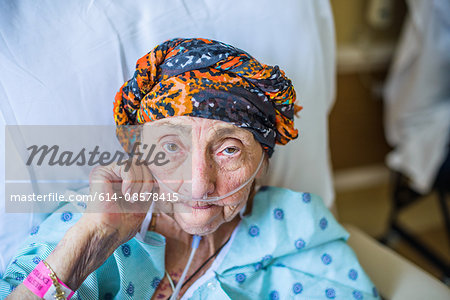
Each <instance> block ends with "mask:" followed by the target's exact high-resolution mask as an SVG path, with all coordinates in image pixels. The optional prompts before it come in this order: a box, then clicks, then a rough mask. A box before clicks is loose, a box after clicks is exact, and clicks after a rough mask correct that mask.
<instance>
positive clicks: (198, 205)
mask: <svg viewBox="0 0 450 300" xmlns="http://www.w3.org/2000/svg"><path fill="white" fill-rule="evenodd" d="M212 206H214V205H213V204H206V203H201V202H196V203H194V205H191V207H192V209H208V208H210V207H212Z"/></svg>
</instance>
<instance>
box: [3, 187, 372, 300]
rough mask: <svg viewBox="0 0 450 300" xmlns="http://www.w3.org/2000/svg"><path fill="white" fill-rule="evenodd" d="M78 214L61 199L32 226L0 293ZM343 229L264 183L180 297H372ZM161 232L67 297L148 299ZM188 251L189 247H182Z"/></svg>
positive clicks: (299, 198) (129, 248)
mask: <svg viewBox="0 0 450 300" xmlns="http://www.w3.org/2000/svg"><path fill="white" fill-rule="evenodd" d="M80 216H81V212H80V210H79V206H77V205H74V204H71V203H68V204H66V205H64V206H62V207H61V208H59V209H58V210H57V211H56V212H55V213H53V214H52V215H51V216H49V217H48V218H47V219H46V220H45V221H44V222H43V223H42V224H41V225H40V226H38V227H35V228H33V229H32V231H31V233H30V237H29V239H28V240H27V241H26V243H25V246H24V248H23V249H22V250H21V251H20V252H19V253H18V254H17V255H16V256H15V258H14V259H13V261H12V262H11V263H10V264H9V266H8V267H7V269H6V272H5V273H4V274H3V278H2V280H1V281H0V298H2V299H3V298H4V297H6V296H7V295H8V294H9V293H11V291H12V290H13V289H14V288H15V287H16V286H17V285H19V284H20V283H21V282H22V281H23V280H24V278H25V277H26V276H27V275H28V273H30V272H31V271H32V270H33V269H34V267H35V266H36V265H37V264H38V263H39V261H40V260H41V259H45V258H46V257H47V256H48V255H49V254H50V252H51V251H52V250H53V249H54V248H55V247H56V245H57V243H58V242H59V240H60V239H61V238H62V237H63V235H64V233H65V232H66V230H67V229H68V228H69V227H71V226H72V225H73V224H74V223H75V222H76V221H77V220H78V219H79V218H80ZM347 238H348V233H347V232H346V231H345V230H344V229H343V228H342V227H341V226H340V225H339V224H338V223H337V222H336V220H335V219H334V217H333V216H332V214H331V213H330V212H329V210H328V209H327V208H326V207H325V206H324V204H323V203H322V200H321V199H320V198H319V197H317V196H315V195H313V194H309V193H297V192H293V191H290V190H287V189H283V188H275V187H263V188H261V189H260V190H259V191H258V193H257V194H256V196H255V198H254V201H253V209H252V213H251V215H249V216H245V217H243V218H242V220H241V222H240V223H239V225H238V226H237V228H236V229H235V230H234V232H233V234H232V237H231V239H230V241H229V242H228V244H227V245H226V246H225V247H224V248H223V249H222V250H221V252H220V253H219V255H218V256H217V258H216V260H215V261H214V263H213V264H212V266H211V267H210V269H209V270H207V271H206V273H205V274H204V275H203V276H202V277H200V278H199V279H198V280H197V281H196V282H195V283H194V284H193V285H192V286H191V287H190V288H189V289H188V290H187V291H186V293H185V294H184V295H183V298H184V299H346V300H349V299H350V300H351V299H356V300H360V299H367V300H370V299H379V296H378V293H377V290H376V288H375V287H374V285H373V284H372V282H371V281H370V279H369V278H368V276H367V275H366V274H365V272H364V270H363V269H362V268H361V266H360V265H359V263H358V260H357V258H356V256H355V254H354V253H353V251H352V250H351V248H350V247H349V246H348V245H347V244H346V239H347ZM164 253H165V238H164V237H163V236H162V235H160V234H158V233H155V232H148V233H147V236H146V238H145V242H144V241H141V240H139V239H138V238H136V237H135V238H133V239H131V240H130V241H128V242H127V243H125V244H123V245H121V246H120V247H118V248H117V249H116V250H115V252H114V253H113V255H111V256H110V257H109V258H108V260H107V261H106V262H105V263H104V264H103V265H102V266H101V267H100V268H98V269H97V270H96V271H95V272H93V273H92V274H90V275H89V276H88V278H87V279H86V280H85V281H84V283H83V284H82V285H81V287H80V288H79V289H78V290H77V291H76V293H75V295H74V297H73V298H72V299H150V298H151V297H152V295H153V293H154V292H155V289H156V288H157V286H158V284H159V283H160V281H161V279H162V278H163V276H164V269H165V267H164V263H165V262H164ZM186 255H188V253H186Z"/></svg>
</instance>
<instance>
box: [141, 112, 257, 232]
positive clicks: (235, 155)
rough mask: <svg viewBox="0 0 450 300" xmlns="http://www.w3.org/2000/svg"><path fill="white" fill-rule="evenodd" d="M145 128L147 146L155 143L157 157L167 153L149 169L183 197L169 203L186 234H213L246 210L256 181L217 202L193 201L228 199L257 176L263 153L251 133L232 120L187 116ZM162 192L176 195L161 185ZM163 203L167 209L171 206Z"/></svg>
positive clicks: (169, 119)
mask: <svg viewBox="0 0 450 300" xmlns="http://www.w3.org/2000/svg"><path fill="white" fill-rule="evenodd" d="M145 127H147V129H148V128H150V129H151V130H144V134H143V138H142V141H143V143H144V144H155V145H156V149H155V153H157V152H160V151H162V152H164V153H165V155H166V159H167V161H168V163H167V164H165V165H163V166H150V169H151V171H152V173H153V174H154V175H155V177H157V178H158V180H159V181H163V182H164V183H165V185H167V186H168V187H170V189H171V190H172V191H174V192H177V193H179V195H180V196H181V197H180V199H179V200H178V201H177V202H172V203H170V205H172V208H171V209H172V211H173V212H174V213H173V217H174V219H175V221H176V222H177V223H178V224H179V225H180V226H181V228H182V229H183V230H184V231H186V232H187V233H189V234H197V235H206V234H209V233H212V232H214V231H215V230H216V229H217V228H218V227H219V226H220V225H221V224H223V223H224V222H228V221H231V220H232V219H233V218H234V217H235V216H236V214H237V213H239V211H240V210H241V209H242V208H243V207H244V206H245V204H246V202H247V200H248V197H249V194H250V192H251V182H250V183H248V184H246V185H245V187H244V188H242V189H241V190H239V191H238V192H236V193H235V194H232V195H230V196H229V197H226V198H224V199H221V200H218V201H216V202H200V201H195V200H192V199H202V198H203V197H204V196H205V195H207V196H208V197H216V196H221V195H225V194H227V193H229V192H231V191H233V190H234V189H236V188H238V187H239V186H241V185H242V184H243V183H245V182H246V181H247V180H248V179H249V178H250V177H251V176H252V175H253V173H254V172H255V171H256V169H257V168H258V165H259V163H260V161H261V159H262V156H263V155H264V153H263V150H262V147H261V145H260V144H259V143H258V142H257V141H256V140H255V139H254V137H253V134H252V133H250V132H249V131H248V130H245V129H241V128H238V127H237V126H234V125H232V124H230V123H227V122H223V121H218V120H210V119H204V118H196V117H184V116H183V117H171V118H167V119H162V120H158V121H155V122H152V123H147V124H146V126H144V128H145ZM261 170H263V168H260V170H259V172H258V174H257V177H258V176H260V175H261V174H262V171H261ZM159 188H160V190H159V193H160V194H162V193H166V194H167V193H170V192H172V191H170V190H167V189H166V188H165V187H164V186H163V185H161V184H160V185H159ZM188 199H189V200H188ZM164 205H166V210H167V205H169V204H168V203H167V202H166V203H165V204H164Z"/></svg>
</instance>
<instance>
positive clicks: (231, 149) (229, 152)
mask: <svg viewBox="0 0 450 300" xmlns="http://www.w3.org/2000/svg"><path fill="white" fill-rule="evenodd" d="M238 152H239V149H238V148H235V147H227V148H225V149H223V150H222V153H223V154H224V155H228V156H231V155H234V154H236V153H238Z"/></svg>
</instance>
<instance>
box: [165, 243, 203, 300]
mask: <svg viewBox="0 0 450 300" xmlns="http://www.w3.org/2000/svg"><path fill="white" fill-rule="evenodd" d="M201 239H202V237H201V236H198V235H194V236H192V244H191V248H192V250H191V255H189V259H188V262H187V264H186V267H184V270H183V273H182V274H181V278H180V280H179V281H178V283H177V286H176V287H175V291H174V292H173V294H172V296H171V297H170V300H176V299H177V297H178V294H179V293H180V290H181V287H182V286H183V282H184V279H185V278H186V274H187V272H188V270H189V267H190V266H191V263H192V260H193V259H194V256H195V252H196V251H197V248H198V245H199V244H200V241H201Z"/></svg>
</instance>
